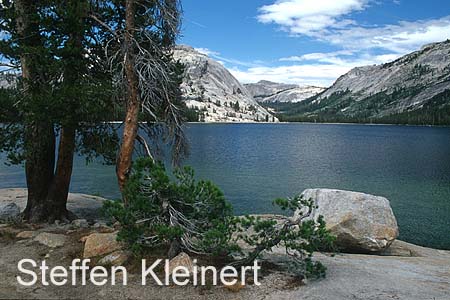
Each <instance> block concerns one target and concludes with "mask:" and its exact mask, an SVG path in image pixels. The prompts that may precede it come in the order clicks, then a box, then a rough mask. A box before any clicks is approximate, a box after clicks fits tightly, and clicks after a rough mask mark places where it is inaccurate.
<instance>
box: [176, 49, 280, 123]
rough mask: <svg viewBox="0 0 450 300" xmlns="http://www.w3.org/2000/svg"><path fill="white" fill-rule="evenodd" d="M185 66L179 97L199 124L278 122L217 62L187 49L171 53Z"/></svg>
mask: <svg viewBox="0 0 450 300" xmlns="http://www.w3.org/2000/svg"><path fill="white" fill-rule="evenodd" d="M174 59H175V60H178V61H179V62H180V63H182V64H183V65H184V66H185V70H184V76H183V82H182V84H181V91H182V97H183V100H184V102H185V103H186V105H187V106H188V107H189V108H190V109H194V110H196V111H197V112H198V113H199V115H200V119H199V121H202V122H278V119H277V118H276V117H274V116H272V115H271V114H270V113H269V112H268V111H267V110H266V109H265V108H263V107H262V106H261V105H259V103H258V102H257V101H255V100H254V99H253V97H252V95H251V94H250V93H249V91H248V90H247V89H246V88H245V87H244V86H243V85H242V84H241V83H240V82H239V81H238V80H237V79H236V78H234V76H233V75H232V74H231V73H230V72H229V71H228V70H227V69H226V68H225V67H224V66H223V65H222V64H220V63H219V62H217V61H215V60H214V59H212V58H210V57H208V56H207V55H205V54H202V53H200V52H198V51H196V50H195V49H194V48H192V47H189V46H184V45H180V46H177V47H176V48H175V50H174Z"/></svg>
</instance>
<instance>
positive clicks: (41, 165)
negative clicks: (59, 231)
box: [24, 122, 55, 223]
mask: <svg viewBox="0 0 450 300" xmlns="http://www.w3.org/2000/svg"><path fill="white" fill-rule="evenodd" d="M25 130H26V133H25V140H26V141H25V143H26V149H25V152H26V161H25V174H26V180H27V187H28V199H27V206H26V208H25V211H24V219H25V220H27V221H29V222H32V223H36V222H42V221H47V215H48V213H49V209H48V205H47V203H46V202H47V195H48V189H49V187H50V184H51V182H52V180H53V169H54V166H55V133H54V131H53V126H52V125H51V124H42V123H37V122H33V123H31V124H27V125H26V128H25Z"/></svg>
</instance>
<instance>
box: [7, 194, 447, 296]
mask: <svg viewBox="0 0 450 300" xmlns="http://www.w3.org/2000/svg"><path fill="white" fill-rule="evenodd" d="M316 192H317V191H316ZM310 193H311V192H310ZM356 196H358V195H356ZM356 198H358V197H356ZM103 200H104V199H102V198H100V197H95V196H89V195H82V194H70V196H69V201H68V208H69V209H70V210H72V211H73V212H75V213H76V214H77V215H78V216H79V217H80V219H79V220H76V221H74V222H72V223H70V224H56V225H49V226H31V225H26V224H25V225H23V224H22V225H20V224H19V225H10V224H3V225H0V265H1V266H2V267H1V268H2V272H0V299H12V298H20V299H22V298H23V299H43V298H46V299H47V298H53V299H54V298H61V299H80V298H81V299H106V298H108V299H123V298H129V299H136V298H151V299H210V298H214V299H448V295H449V294H450V251H444V250H435V249H430V248H425V247H420V246H416V245H412V244H409V243H406V242H402V241H399V240H393V241H391V242H390V246H389V247H387V248H386V249H384V251H382V252H380V253H377V254H376V255H367V254H338V255H336V256H334V257H332V256H330V255H328V254H326V253H325V254H317V257H318V259H320V260H321V261H322V262H323V263H324V264H325V265H326V266H327V268H328V274H327V278H326V279H323V280H320V281H313V282H308V283H307V284H306V285H298V284H292V278H290V277H289V276H288V275H286V274H285V273H283V272H281V271H278V270H276V269H275V270H273V271H271V272H268V273H267V274H265V275H264V276H263V278H262V280H261V283H262V285H261V286H255V285H248V286H243V287H239V288H237V289H230V288H229V287H224V286H217V287H210V288H208V289H205V288H199V287H176V286H170V287H159V286H156V285H148V286H141V285H139V282H138V281H139V280H138V278H137V277H138V276H137V275H136V276H134V275H133V274H131V275H130V276H131V277H130V278H129V281H130V282H129V285H127V286H103V287H97V286H94V285H86V286H64V287H52V286H39V285H38V286H34V287H32V288H31V287H30V288H25V287H22V286H20V285H19V284H18V283H17V281H16V276H17V273H18V271H17V263H18V261H19V260H20V259H23V258H30V259H35V260H44V259H45V260H46V261H48V264H49V265H52V264H53V265H58V264H59V265H65V264H69V262H70V261H71V260H72V259H74V258H77V257H83V256H87V257H96V256H97V257H100V256H99V255H97V254H98V253H100V252H101V254H102V255H101V259H103V260H104V261H103V264H115V263H123V262H124V261H127V260H128V259H129V256H128V253H127V252H126V251H122V250H121V249H120V246H118V245H117V243H115V240H114V239H111V238H110V237H111V236H114V232H115V228H114V227H112V226H107V225H106V223H105V222H104V220H103V219H102V218H101V215H100V209H101V207H102V202H103ZM11 203H15V204H17V205H18V207H20V208H21V209H23V208H24V206H25V204H26V190H25V189H2V190H0V205H6V204H11ZM99 239H101V240H102V241H103V242H101V243H100V242H98V243H97V242H95V241H96V240H99ZM89 240H90V241H89ZM96 251H97V252H96ZM98 251H100V252H98ZM96 253H97V254H96ZM282 254H283V252H282V249H274V251H273V252H272V253H270V254H268V255H267V258H268V259H269V261H270V262H271V263H272V264H274V265H276V264H277V263H278V262H280V261H282V260H283V255H282ZM97 262H98V261H97ZM131 264H132V263H131Z"/></svg>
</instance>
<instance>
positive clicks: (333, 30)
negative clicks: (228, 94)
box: [178, 0, 450, 86]
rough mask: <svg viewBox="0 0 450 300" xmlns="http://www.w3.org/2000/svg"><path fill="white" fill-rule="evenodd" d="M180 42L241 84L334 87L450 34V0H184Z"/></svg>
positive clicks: (446, 37) (441, 39) (442, 39)
mask: <svg viewBox="0 0 450 300" xmlns="http://www.w3.org/2000/svg"><path fill="white" fill-rule="evenodd" d="M181 1H182V2H181V3H182V6H183V11H184V20H183V26H182V32H181V36H180V38H179V41H178V43H179V44H186V45H190V46H192V47H194V48H196V49H197V50H199V51H200V52H203V53H205V54H208V55H209V56H210V57H211V58H214V59H216V60H217V61H219V62H220V63H222V64H223V65H224V66H225V67H226V68H227V69H228V70H230V72H231V73H232V74H233V75H234V76H235V77H236V78H237V79H238V80H240V81H241V82H243V83H249V82H257V81H259V80H271V81H275V82H284V83H295V84H300V85H317V86H330V85H331V84H332V83H333V82H334V81H335V80H336V79H337V78H338V77H339V76H341V75H343V74H345V73H346V72H348V71H349V70H350V69H351V68H353V67H357V66H364V65H372V64H380V63H386V62H389V61H392V60H395V59H396V58H398V57H400V56H402V55H405V54H407V53H410V52H413V51H416V50H419V49H420V48H421V47H422V46H423V45H425V44H429V43H433V42H440V41H444V40H446V39H450V0H439V1H438V0H426V1H423V0H226V1H224V0H181Z"/></svg>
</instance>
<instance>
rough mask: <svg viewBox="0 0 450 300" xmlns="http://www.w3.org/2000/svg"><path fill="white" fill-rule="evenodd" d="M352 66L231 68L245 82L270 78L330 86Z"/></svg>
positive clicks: (284, 81) (316, 65)
mask: <svg viewBox="0 0 450 300" xmlns="http://www.w3.org/2000/svg"><path fill="white" fill-rule="evenodd" d="M350 68H351V67H349V66H340V65H332V64H329V65H323V64H310V65H293V66H279V67H256V68H248V69H246V70H242V69H239V68H236V67H235V68H231V69H230V72H231V73H232V74H233V75H234V76H235V77H236V78H237V79H238V80H239V81H240V82H243V83H250V82H257V81H259V80H270V81H274V82H283V83H294V84H300V85H319V86H329V85H331V84H332V83H333V81H334V80H336V78H337V77H339V76H340V75H342V74H344V73H346V72H348V71H349V70H350Z"/></svg>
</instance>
